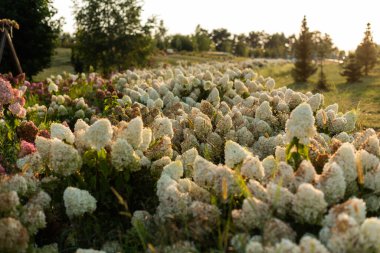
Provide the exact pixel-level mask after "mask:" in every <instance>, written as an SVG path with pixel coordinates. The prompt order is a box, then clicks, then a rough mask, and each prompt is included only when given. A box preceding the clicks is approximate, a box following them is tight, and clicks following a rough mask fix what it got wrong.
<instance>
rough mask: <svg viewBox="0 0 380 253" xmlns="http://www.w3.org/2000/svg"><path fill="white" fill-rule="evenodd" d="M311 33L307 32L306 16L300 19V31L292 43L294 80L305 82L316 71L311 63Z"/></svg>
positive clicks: (312, 47)
mask: <svg viewBox="0 0 380 253" xmlns="http://www.w3.org/2000/svg"><path fill="white" fill-rule="evenodd" d="M312 37H313V34H312V33H311V32H309V27H308V26H307V21H306V16H304V18H303V20H302V26H301V33H300V35H299V38H298V39H297V40H296V42H295V44H294V54H295V58H296V62H295V64H294V68H293V69H292V76H293V79H294V81H295V82H306V81H307V79H308V78H309V77H310V76H311V75H312V74H314V73H315V72H316V71H317V67H316V65H315V63H313V49H314V45H313V40H312Z"/></svg>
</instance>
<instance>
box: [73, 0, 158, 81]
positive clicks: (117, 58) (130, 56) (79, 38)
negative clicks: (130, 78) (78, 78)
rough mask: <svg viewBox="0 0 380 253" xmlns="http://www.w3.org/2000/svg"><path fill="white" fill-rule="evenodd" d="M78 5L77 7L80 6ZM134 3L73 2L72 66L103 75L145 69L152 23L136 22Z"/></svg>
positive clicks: (138, 10)
mask: <svg viewBox="0 0 380 253" xmlns="http://www.w3.org/2000/svg"><path fill="white" fill-rule="evenodd" d="M80 3H81V4H80ZM138 3H139V2H138V1H137V0H112V1H109V0H81V1H78V0H74V10H75V11H74V14H75V20H76V25H77V30H76V33H75V35H76V45H75V47H74V50H73V59H74V62H77V63H78V64H77V66H76V67H77V69H76V70H77V71H78V68H79V67H80V66H81V65H82V67H83V70H88V69H89V68H90V66H92V67H93V68H94V69H95V70H100V71H102V72H103V73H104V74H108V73H110V72H111V71H115V70H117V71H120V70H123V69H126V68H129V67H135V66H141V65H145V64H146V63H147V62H148V59H149V56H150V54H151V52H152V51H153V47H154V44H153V40H152V36H151V30H152V28H153V24H154V20H152V19H149V20H148V21H147V22H146V23H145V24H144V25H143V24H142V23H141V21H140V15H141V10H142V9H141V8H142V7H141V6H140V5H139V4H138Z"/></svg>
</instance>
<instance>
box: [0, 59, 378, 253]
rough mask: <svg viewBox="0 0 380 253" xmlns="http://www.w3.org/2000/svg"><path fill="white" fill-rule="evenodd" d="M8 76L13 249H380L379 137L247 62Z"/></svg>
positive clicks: (6, 153) (4, 100) (8, 206)
mask: <svg viewBox="0 0 380 253" xmlns="http://www.w3.org/2000/svg"><path fill="white" fill-rule="evenodd" d="M0 78H1V79H0V89H1V90H5V91H7V92H5V93H2V94H4V95H3V96H1V97H0V98H1V101H0V102H1V106H2V108H3V109H2V110H3V112H4V113H3V115H4V118H3V119H2V121H1V124H0V128H1V131H2V132H8V133H10V134H9V136H7V139H6V142H5V140H2V143H13V144H15V147H16V150H13V151H12V150H5V148H4V147H5V146H3V147H2V153H1V155H2V157H0V158H1V159H0V164H2V166H1V167H0V169H1V171H0V173H2V176H1V182H0V200H1V201H0V252H58V250H59V252H110V253H111V252H249V253H251V252H305V253H306V252H379V251H380V245H379V243H378V239H380V238H379V237H380V220H379V219H378V218H377V216H378V215H379V210H380V193H379V192H380V162H379V155H380V148H379V135H378V134H377V133H376V132H375V131H374V130H372V129H367V130H365V131H356V130H355V122H356V114H355V112H354V111H349V112H345V113H342V112H339V110H338V109H339V107H338V104H333V105H328V106H325V105H324V103H323V102H324V101H323V100H324V99H323V95H321V94H312V93H310V92H308V93H306V94H303V93H300V92H296V91H293V90H291V89H287V88H286V87H282V88H278V89H276V88H275V86H276V84H275V80H273V79H272V78H270V77H268V78H264V77H262V76H258V75H257V74H256V73H255V72H254V71H252V69H250V68H246V65H245V63H240V64H237V63H215V64H211V63H210V64H201V65H193V66H191V65H189V66H187V65H185V64H184V65H182V66H181V65H180V66H176V67H166V68H157V69H147V70H135V71H126V72H125V73H116V74H114V75H112V76H111V77H110V78H109V79H103V78H101V77H100V76H99V75H97V74H96V73H91V74H89V75H88V76H86V75H84V74H82V75H79V76H74V75H70V74H64V75H63V76H57V77H51V78H49V79H48V80H46V81H45V82H43V83H38V84H30V83H27V82H26V83H25V85H26V86H27V87H28V88H29V89H28V90H27V91H26V93H25V95H24V92H21V90H22V91H24V90H25V89H24V88H19V89H16V88H12V87H11V86H10V82H9V81H7V80H6V79H5V78H3V77H0ZM19 86H22V85H21V84H19ZM7 94H8V95H7ZM12 94H13V95H12ZM15 94H16V95H15ZM23 95H24V96H26V102H27V103H26V106H25V107H26V108H25V109H24V102H23V100H22V98H21V97H22V96H23ZM14 104H18V105H19V107H20V108H18V109H17V108H16V109H17V110H16V109H15V108H13V107H15V106H13V105H14ZM24 112H27V113H26V115H25V113H24ZM17 118H18V119H17ZM20 118H21V119H22V120H20ZM15 119H17V121H20V122H18V123H17V124H13V125H10V122H13V123H14V122H15ZM2 138H4V137H2ZM2 145H4V144H2ZM7 157H8V158H9V159H5V158H7ZM12 157H13V158H12ZM10 158H12V159H10ZM13 160H14V164H12V162H11V161H13ZM16 160H17V161H16ZM4 161H5V162H6V163H5V162H4ZM85 248H87V249H89V248H92V249H98V250H99V251H96V250H84V249H85Z"/></svg>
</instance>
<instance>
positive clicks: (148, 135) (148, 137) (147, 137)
mask: <svg viewBox="0 0 380 253" xmlns="http://www.w3.org/2000/svg"><path fill="white" fill-rule="evenodd" d="M151 141H152V129H150V128H146V127H144V129H143V130H142V142H141V144H140V146H139V149H140V150H141V151H146V150H147V149H148V148H149V145H150V142H151Z"/></svg>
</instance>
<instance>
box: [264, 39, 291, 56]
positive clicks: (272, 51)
mask: <svg viewBox="0 0 380 253" xmlns="http://www.w3.org/2000/svg"><path fill="white" fill-rule="evenodd" d="M288 41H289V39H288V38H287V37H286V36H285V35H284V34H283V33H274V34H272V35H270V36H269V37H268V40H267V41H266V43H265V56H266V57H269V58H286V57H287V55H288V47H287V46H288Z"/></svg>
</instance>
